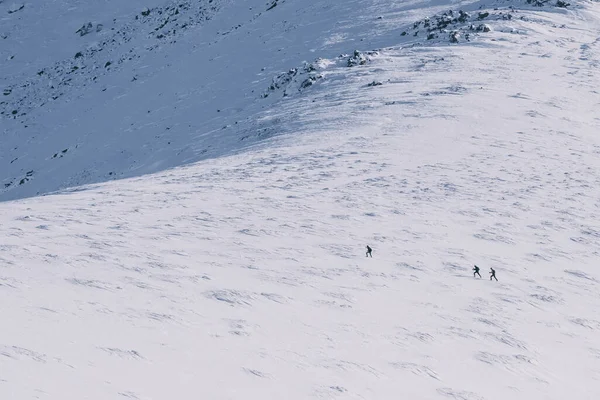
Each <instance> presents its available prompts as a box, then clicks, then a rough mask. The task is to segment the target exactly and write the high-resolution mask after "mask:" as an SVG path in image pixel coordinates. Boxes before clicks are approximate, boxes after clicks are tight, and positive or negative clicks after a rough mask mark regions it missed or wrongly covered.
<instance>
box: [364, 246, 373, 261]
mask: <svg viewBox="0 0 600 400" xmlns="http://www.w3.org/2000/svg"><path fill="white" fill-rule="evenodd" d="M372 251H373V249H372V248H370V247H369V246H368V245H367V255H366V256H365V257H369V256H371V258H373V255H372V254H371V252H372Z"/></svg>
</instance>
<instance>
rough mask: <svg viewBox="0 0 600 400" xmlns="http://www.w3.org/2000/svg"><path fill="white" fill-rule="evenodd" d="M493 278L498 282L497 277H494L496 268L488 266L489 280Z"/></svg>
mask: <svg viewBox="0 0 600 400" xmlns="http://www.w3.org/2000/svg"><path fill="white" fill-rule="evenodd" d="M492 278H494V279H495V280H496V282H498V278H496V270H495V269H494V268H490V281H491V280H492Z"/></svg>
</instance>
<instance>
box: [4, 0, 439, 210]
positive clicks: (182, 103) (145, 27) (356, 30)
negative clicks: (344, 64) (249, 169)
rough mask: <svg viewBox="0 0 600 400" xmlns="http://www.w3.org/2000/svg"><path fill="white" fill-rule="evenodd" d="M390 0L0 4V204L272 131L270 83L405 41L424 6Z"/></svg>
mask: <svg viewBox="0 0 600 400" xmlns="http://www.w3.org/2000/svg"><path fill="white" fill-rule="evenodd" d="M389 3H390V2H389V1H382V0H369V1H358V2H357V1H351V2H348V1H344V2H342V1H334V2H332V1H329V0H317V1H311V2H294V1H284V0H277V1H272V2H265V1H264V0H243V1H231V0H200V1H189V0H187V1H165V0H162V1H159V0H151V1H147V0H144V1H140V0H134V1H127V2H123V1H120V0H105V1H102V2H94V4H93V5H90V4H89V1H82V0H73V1H68V2H67V1H44V2H37V4H36V3H26V4H24V6H23V7H22V8H21V6H20V5H19V4H17V5H14V4H11V3H9V2H0V15H1V16H2V21H1V22H2V23H1V24H0V35H1V37H2V40H0V59H1V60H2V62H1V63H0V90H2V96H1V98H0V118H1V119H0V121H1V124H2V125H1V126H2V129H1V134H2V140H1V141H0V166H1V167H0V199H2V200H6V199H17V198H23V197H27V196H32V195H36V194H43V193H47V192H49V191H54V190H57V189H60V188H64V187H70V186H74V185H79V184H85V183H95V182H100V181H105V180H112V179H116V178H122V177H130V176H139V175H141V174H144V173H149V172H156V171H159V170H163V169H166V168H169V167H173V166H178V165H182V164H186V163H190V162H193V161H197V160H200V159H208V158H213V157H218V156H220V155H223V154H230V153H231V152H232V151H236V150H238V149H241V148H244V147H246V146H247V145H248V143H249V142H250V141H253V140H256V139H260V137H258V136H262V137H264V132H263V133H261V132H262V130H264V129H269V127H270V125H267V126H261V125H258V126H257V122H256V115H257V113H258V112H259V111H261V110H263V109H264V108H268V107H269V106H270V105H271V104H272V103H273V102H274V101H277V100H280V98H281V96H280V95H281V93H280V94H279V96H270V97H266V98H265V96H264V95H265V93H266V92H268V88H269V87H270V86H271V84H272V80H273V78H275V77H277V76H278V75H279V74H281V73H286V72H288V71H289V70H290V69H291V68H301V67H302V66H303V64H304V62H305V61H306V62H312V61H314V60H315V59H316V58H319V57H322V58H333V57H337V56H338V55H340V54H342V53H352V52H353V51H354V50H355V49H362V50H365V51H366V50H371V49H372V48H376V47H380V46H390V45H397V44H399V43H400V42H402V41H412V40H413V39H414V38H408V37H406V38H403V37H401V36H400V34H401V32H402V31H403V30H404V29H405V28H407V26H408V25H409V24H412V23H413V22H414V20H415V19H417V18H418V17H420V16H421V14H423V15H426V14H427V13H430V12H432V11H433V10H432V9H431V8H430V5H429V4H428V3H427V2H415V3H398V4H393V5H390V4H389ZM357 7H360V8H361V9H362V10H364V14H363V13H362V12H361V15H356V9H357ZM423 7H427V8H423ZM444 7H446V5H444ZM11 11H13V12H11ZM383 15H389V16H390V18H391V20H383V19H381V20H380V19H378V18H379V17H381V16H383ZM401 39H402V40H401ZM417 39H419V38H417ZM421 39H423V40H425V38H424V37H422V38H421ZM421 39H419V40H421ZM240 130H243V132H240ZM246 131H248V132H250V137H248V133H246ZM242 139H244V140H242ZM248 139H251V140H248Z"/></svg>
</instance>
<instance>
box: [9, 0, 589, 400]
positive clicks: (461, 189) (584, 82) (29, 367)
mask: <svg viewBox="0 0 600 400" xmlns="http://www.w3.org/2000/svg"><path fill="white" fill-rule="evenodd" d="M328 3H329V4H331V3H332V2H328ZM351 3H352V4H349V2H344V3H343V6H344V7H346V6H348V7H351V8H353V9H354V10H356V9H361V8H359V6H361V5H364V7H362V9H369V6H372V5H373V4H384V2H364V3H363V2H351ZM289 4H297V3H294V2H290V1H289V0H288V1H286V2H285V3H281V4H279V5H277V6H276V7H274V8H273V9H272V10H271V11H275V10H277V9H279V12H283V11H281V10H284V8H283V7H281V8H279V7H280V6H284V5H289ZM322 4H326V3H322ZM333 4H334V6H333V7H334V8H335V7H342V5H341V4H342V3H341V2H340V3H339V4H338V3H337V2H333ZM415 4H416V3H415ZM415 4H412V3H401V4H398V3H394V7H397V8H395V9H390V10H389V14H385V13H373V15H374V16H375V15H376V16H377V17H375V20H376V21H380V22H378V24H379V23H380V24H381V26H382V27H384V26H388V27H390V28H389V29H390V31H391V30H392V29H394V32H397V33H398V35H397V36H394V35H391V34H390V35H383V36H382V37H381V38H379V39H377V40H381V41H382V42H383V41H384V39H385V41H388V40H389V39H390V38H396V39H397V42H392V41H390V42H389V43H388V44H387V45H382V43H375V40H374V42H373V43H370V44H367V45H365V46H364V47H363V46H352V47H351V50H348V49H345V50H340V51H336V52H335V54H332V55H330V56H328V55H324V54H321V53H320V52H316V51H315V54H314V57H313V58H311V59H309V60H306V58H307V57H304V56H301V55H295V56H294V57H297V59H295V60H292V59H291V58H293V57H291V56H290V59H289V60H288V61H286V62H285V64H286V68H281V69H273V70H268V71H267V70H265V71H260V72H261V73H264V79H260V80H258V81H257V82H255V83H253V85H255V86H252V87H253V88H255V89H253V90H255V93H253V97H252V102H255V104H256V109H255V110H254V109H253V111H252V114H251V113H250V112H248V114H244V115H245V118H247V119H246V120H245V121H247V122H248V124H247V125H248V126H243V127H239V128H235V134H234V135H233V134H232V136H231V137H228V136H223V135H221V136H218V135H215V133H206V132H205V137H204V136H199V137H198V138H197V139H198V140H206V143H209V141H212V143H214V142H215V141H218V146H219V148H220V149H221V151H222V152H223V153H222V155H221V156H220V157H214V156H211V158H208V159H206V160H201V161H198V162H194V163H191V162H189V163H188V165H185V166H182V167H178V168H172V169H169V170H165V171H161V172H159V173H155V174H148V175H144V176H137V177H133V178H129V179H122V180H115V181H113V182H104V183H96V184H93V185H87V186H80V187H75V188H71V189H67V190H62V191H60V192H59V193H54V194H50V195H47V196H44V197H37V198H28V199H21V200H18V201H6V202H3V203H0V235H1V237H2V238H3V241H2V243H0V321H3V323H2V329H1V330H0V398H2V399H5V398H8V399H19V400H20V399H29V398H48V399H65V398H88V399H92V400H96V399H98V400H100V399H102V400H105V399H123V398H133V399H165V398H168V399H171V398H182V399H187V398H203V399H204V398H206V399H265V398H269V399H270V398H285V399H293V400H295V399H389V398H402V399H416V400H421V399H423V400H425V399H427V400H430V399H435V400H438V399H439V400H444V399H446V400H448V399H460V400H482V399H483V400H506V399H517V400H520V399H523V400H525V399H527V400H547V399H550V400H564V399H596V398H598V396H599V394H600V334H599V332H600V317H599V316H598V311H597V310H599V309H600V296H599V295H598V292H599V289H600V283H599V282H600V273H599V272H598V269H597V257H598V255H599V254H600V241H599V238H600V225H599V224H598V222H597V221H598V216H599V213H598V205H599V204H598V198H599V194H600V193H599V192H598V189H597V188H598V187H599V184H600V182H599V181H600V179H599V177H598V168H597V167H598V161H597V160H598V154H599V151H600V140H599V138H598V135H597V132H598V128H599V127H600V126H599V125H600V120H599V117H598V114H597V108H598V104H599V103H600V95H599V93H598V90H597V85H596V83H597V82H598V81H599V78H600V77H599V72H598V61H599V60H600V47H599V46H600V42H599V41H598V30H597V27H598V21H600V9H599V8H598V4H597V3H583V2H581V3H576V4H574V5H571V6H568V7H567V9H566V10H565V9H563V8H561V7H558V8H557V7H550V6H545V7H542V8H539V7H534V6H532V5H529V4H527V3H526V2H522V3H516V2H512V3H510V2H504V3H502V4H504V6H500V3H499V5H498V7H489V6H488V7H481V8H480V6H482V4H478V3H472V4H471V5H470V7H471V8H468V7H467V6H466V5H465V6H462V7H452V9H453V11H452V13H450V10H449V8H448V7H447V4H446V5H443V4H442V5H441V6H440V7H436V8H432V9H429V8H426V7H425V5H423V4H422V5H421V8H417V7H416V5H415ZM511 5H513V6H514V9H510V8H509V6H511ZM517 5H518V7H517ZM402 7H412V8H411V9H412V10H415V11H413V12H412V13H409V14H410V15H409V16H408V17H406V16H402V17H400V19H399V22H398V23H397V24H395V23H393V21H391V20H392V19H393V18H395V17H396V12H400V11H399V10H400V9H401V8H402ZM495 8H498V10H495ZM460 9H462V10H463V12H466V13H468V16H465V17H464V19H465V20H464V21H458V18H462V17H463V14H461V13H460ZM338 10H339V9H338ZM380 11H382V10H381V9H380ZM486 12H487V13H489V15H488V16H483V15H481V16H480V13H486ZM444 14H446V15H444ZM11 15H12V14H11ZM506 15H512V17H506ZM379 16H381V17H382V19H381V20H379V19H377V18H378V17H379ZM215 18H217V17H216V16H215ZM403 18H407V19H408V18H410V22H408V21H407V22H406V23H405V22H404V19H403ZM448 18H450V23H451V26H450V25H449V26H446V27H443V28H441V31H440V28H436V29H434V30H433V31H427V30H428V29H430V28H432V26H431V25H436V26H437V24H439V23H441V24H442V25H443V24H445V23H446V22H447V21H448ZM455 19H456V22H454V20H455ZM215 20H216V19H212V20H211V21H215ZM343 22H346V21H343ZM97 23H99V22H97V21H94V24H97ZM323 24H324V25H326V24H325V23H324V22H323ZM425 24H429V25H430V26H427V27H425ZM482 24H487V25H488V27H489V30H488V29H483V28H481V29H478V27H479V26H480V25H482ZM342 25H344V24H342ZM471 25H473V27H472V28H471ZM344 26H345V25H344ZM366 26H369V27H371V25H369V24H366ZM423 29H425V32H417V31H422V30H423ZM238 30H239V29H238ZM444 30H446V32H444ZM383 31H384V32H385V30H383ZM402 32H406V34H404V35H402ZM432 32H433V33H434V34H435V35H437V37H434V38H431V39H429V40H427V37H428V36H429V34H430V33H432ZM455 32H458V35H455ZM415 33H417V36H414V35H415ZM467 33H469V38H468V39H467V38H466V34H467ZM362 34H365V33H364V32H363V33H362ZM362 34H361V31H358V30H357V31H356V37H357V38H358V37H361V35H362ZM369 34H370V33H369ZM425 34H427V36H426V35H425ZM365 35H366V34H365ZM84 37H87V35H86V36H84ZM334 38H338V39H340V40H341V38H340V36H339V35H337V33H336V34H334V32H332V34H331V35H330V36H328V37H327V40H330V41H334ZM415 38H416V39H415ZM453 38H456V39H457V40H458V43H452V42H453ZM365 41H366V39H365ZM394 43H395V44H394ZM353 44H355V43H353ZM341 45H343V46H344V47H348V46H347V44H345V43H342V44H341ZM341 45H340V46H341ZM326 46H329V44H327V45H326ZM335 46H337V45H334V47H335ZM182 48H183V47H182ZM356 49H358V50H359V51H358V53H355V52H354V50H356ZM336 50H339V49H337V48H336ZM267 53H268V52H265V54H267ZM316 53H319V54H316ZM211 56H212V53H211ZM222 57H231V56H230V55H226V54H225V53H223V54H222ZM292 61H294V62H292ZM303 61H307V63H306V64H304V63H303ZM281 65H283V64H281ZM172 68H175V67H172ZM180 68H183V67H180ZM261 68H262V67H261ZM265 68H270V67H265ZM292 68H294V70H291V69H292ZM261 76H262V75H261ZM319 76H320V77H319ZM238 77H239V76H238V75H235V76H233V77H230V79H232V80H235V79H238ZM310 77H313V78H314V79H315V81H314V83H313V84H312V85H308V84H306V83H305V82H307V79H309V80H310ZM177 78H182V80H181V82H183V81H184V79H183V74H182V75H178V76H177ZM220 79H223V81H225V79H226V78H225V77H223V78H220ZM239 79H240V81H239V82H242V78H241V77H239ZM182 85H183V84H182ZM271 85H272V86H273V88H271ZM305 85H308V86H307V87H303V86H305ZM181 87H183V86H181ZM298 89H302V90H298ZM140 93H141V92H140ZM284 94H286V95H285V96H284ZM190 96H191V95H190ZM199 97H200V96H199V95H198V97H194V98H195V99H197V98H199ZM139 99H143V96H141V95H140V97H139ZM57 101H58V100H57ZM123 101H124V103H123V104H125V100H123ZM140 101H141V100H140ZM152 101H154V100H152ZM186 101H187V100H186ZM248 102H250V100H248ZM178 104H179V106H178V107H183V106H184V105H185V104H187V103H186V102H185V101H182V102H181V103H178ZM240 104H241V101H240ZM253 104H254V103H253ZM263 105H265V107H264V108H263V107H262V106H263ZM215 106H219V107H220V106H221V105H217V104H215ZM114 110H118V107H117V106H115V108H114ZM141 111H142V110H140V112H141ZM166 111H167V110H165V111H164V112H165V113H166ZM169 111H172V109H170V108H169ZM144 112H146V111H144ZM228 112H232V111H231V110H229V111H228V109H227V108H226V107H223V108H222V109H221V112H220V113H219V114H225V115H229V114H227V113H228ZM153 114H155V112H154V111H153V112H151V113H150V115H153ZM192 115H193V114H192V113H191V111H190V114H189V117H190V120H191V117H192ZM84 117H85V116H84V115H82V116H81V118H84ZM152 118H154V116H153V117H152ZM163 118H167V116H163ZM169 118H170V117H169ZM218 118H226V117H222V116H219V117H218ZM7 121H11V120H7ZM15 121H17V120H12V123H16V122H15ZM173 121H175V120H173ZM223 121H225V119H222V120H218V121H216V122H214V124H215V127H217V125H216V124H217V122H218V123H219V124H220V123H223ZM109 122H110V121H109ZM148 124H150V122H148ZM233 125H235V122H233ZM238 125H239V124H238ZM151 126H152V125H151V124H150V125H148V126H146V128H145V129H150V128H149V127H151ZM173 129H174V128H173ZM173 129H172V130H173ZM215 129H217V128H215ZM228 129H230V128H228ZM231 129H232V131H233V128H231ZM218 130H220V131H219V132H221V131H227V129H222V127H218ZM139 131H143V129H141V128H140V130H139ZM215 132H216V131H215ZM257 136H260V140H256V139H257ZM244 137H246V138H244ZM242 138H244V139H243V140H242ZM239 143H242V145H240V144H239ZM114 146H116V143H115V144H114ZM132 146H133V142H132ZM240 146H244V147H240ZM132 148H133V147H132ZM242 150H243V151H242ZM69 154H70V150H69V151H68V152H67V153H66V154H65V156H64V157H63V158H59V159H58V160H56V161H61V160H62V161H68V160H69V159H68V155H69ZM140 154H141V153H140ZM88 157H91V156H90V155H89V154H88ZM192 158H193V157H192ZM32 159H33V158H32ZM190 161H191V159H190ZM157 168H158V169H160V168H159V167H157ZM26 172H27V171H26ZM38 181H39V180H38V178H37V177H36V176H35V174H34V175H33V177H32V179H31V180H30V181H28V182H27V183H28V184H34V183H35V184H41V183H39V182H38ZM21 187H22V188H25V187H26V185H25V184H23V185H21ZM366 244H369V245H371V247H373V249H374V252H373V258H366V257H365V253H364V250H365V249H364V246H365V245H366ZM474 264H477V265H479V266H480V267H481V274H482V275H483V279H481V280H480V279H476V278H473V276H472V271H471V269H472V266H473V265H474ZM489 268H494V269H495V270H496V271H497V276H498V279H499V282H495V281H493V282H490V281H489V273H488V270H489Z"/></svg>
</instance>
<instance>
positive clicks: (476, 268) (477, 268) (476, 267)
mask: <svg viewBox="0 0 600 400" xmlns="http://www.w3.org/2000/svg"><path fill="white" fill-rule="evenodd" d="M473 271H475V272H473V278H475V274H477V275H479V277H480V278H481V274H480V273H479V267H478V266H477V265H475V268H473Z"/></svg>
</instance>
